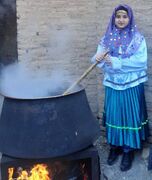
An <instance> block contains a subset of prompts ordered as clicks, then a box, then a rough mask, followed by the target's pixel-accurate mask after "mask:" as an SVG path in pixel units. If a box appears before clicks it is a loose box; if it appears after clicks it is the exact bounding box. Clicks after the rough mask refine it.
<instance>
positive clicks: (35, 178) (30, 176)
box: [8, 164, 51, 180]
mask: <svg viewBox="0 0 152 180" xmlns="http://www.w3.org/2000/svg"><path fill="white" fill-rule="evenodd" d="M13 173H14V168H9V169H8V176H9V179H8V180H51V178H50V177H49V172H48V170H47V165H46V164H36V165H34V167H33V168H32V169H31V171H29V172H28V171H27V170H20V171H19V172H18V173H19V176H18V177H17V178H13Z"/></svg>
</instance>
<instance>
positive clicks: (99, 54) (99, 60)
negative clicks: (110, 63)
mask: <svg viewBox="0 0 152 180" xmlns="http://www.w3.org/2000/svg"><path fill="white" fill-rule="evenodd" d="M104 55H105V53H97V55H96V57H95V59H96V61H97V62H102V61H103V60H104V59H103V57H104Z"/></svg>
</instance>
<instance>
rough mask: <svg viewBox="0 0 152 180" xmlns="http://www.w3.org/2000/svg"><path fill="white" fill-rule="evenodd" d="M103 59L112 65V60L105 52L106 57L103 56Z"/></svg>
mask: <svg viewBox="0 0 152 180" xmlns="http://www.w3.org/2000/svg"><path fill="white" fill-rule="evenodd" d="M104 60H105V63H106V64H108V65H110V66H112V62H111V59H110V56H109V55H108V54H107V55H106V57H105V58H104Z"/></svg>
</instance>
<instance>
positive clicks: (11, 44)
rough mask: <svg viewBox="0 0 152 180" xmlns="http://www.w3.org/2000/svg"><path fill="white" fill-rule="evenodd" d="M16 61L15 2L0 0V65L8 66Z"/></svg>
mask: <svg viewBox="0 0 152 180" xmlns="http://www.w3.org/2000/svg"><path fill="white" fill-rule="evenodd" d="M16 59H17V22H16V0H0V64H4V65H6V64H10V63H12V62H14V61H16Z"/></svg>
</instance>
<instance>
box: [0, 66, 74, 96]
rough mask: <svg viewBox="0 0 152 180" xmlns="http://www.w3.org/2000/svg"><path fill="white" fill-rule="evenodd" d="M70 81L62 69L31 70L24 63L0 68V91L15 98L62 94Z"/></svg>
mask: <svg viewBox="0 0 152 180" xmlns="http://www.w3.org/2000/svg"><path fill="white" fill-rule="evenodd" d="M72 81H73V80H72V79H71V78H69V76H68V75H67V72H65V71H63V70H59V69H58V70H55V71H50V72H47V74H46V72H42V70H38V71H36V72H31V71H30V70H29V69H28V68H27V67H26V65H24V64H21V63H16V64H13V65H9V66H7V67H5V68H3V69H2V70H1V76H0V92H1V93H2V94H4V95H6V96H11V97H16V98H38V97H44V96H54V95H60V94H62V93H63V92H64V90H66V88H68V87H69V86H70V84H71V83H72Z"/></svg>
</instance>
